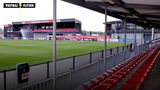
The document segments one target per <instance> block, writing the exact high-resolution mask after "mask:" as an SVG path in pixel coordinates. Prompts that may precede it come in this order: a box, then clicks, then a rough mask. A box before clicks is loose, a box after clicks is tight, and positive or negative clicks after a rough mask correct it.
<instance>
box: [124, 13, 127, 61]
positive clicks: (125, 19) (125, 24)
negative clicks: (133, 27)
mask: <svg viewBox="0 0 160 90" xmlns="http://www.w3.org/2000/svg"><path fill="white" fill-rule="evenodd" d="M126 21H127V17H126V15H125V18H124V60H126V49H127V48H126V27H127V23H126Z"/></svg>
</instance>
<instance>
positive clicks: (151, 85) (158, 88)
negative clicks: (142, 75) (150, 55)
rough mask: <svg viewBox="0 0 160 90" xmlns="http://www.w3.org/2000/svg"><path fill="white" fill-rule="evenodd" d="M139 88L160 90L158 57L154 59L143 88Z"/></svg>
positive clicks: (159, 62) (159, 63)
mask: <svg viewBox="0 0 160 90" xmlns="http://www.w3.org/2000/svg"><path fill="white" fill-rule="evenodd" d="M141 90H160V57H159V59H157V60H156V62H155V64H154V66H153V68H152V71H151V72H150V74H149V76H148V78H147V81H145V83H144V88H143V89H141Z"/></svg>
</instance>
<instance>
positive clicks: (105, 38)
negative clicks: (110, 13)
mask: <svg viewBox="0 0 160 90" xmlns="http://www.w3.org/2000/svg"><path fill="white" fill-rule="evenodd" d="M106 57H107V7H106V8H105V30H104V70H105V71H106Z"/></svg>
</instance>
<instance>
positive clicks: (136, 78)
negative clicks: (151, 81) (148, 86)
mask: <svg viewBox="0 0 160 90" xmlns="http://www.w3.org/2000/svg"><path fill="white" fill-rule="evenodd" d="M159 52H160V48H157V49H156V50H155V51H154V52H153V53H152V54H151V55H150V56H149V57H147V59H146V60H145V61H144V63H143V64H142V65H141V66H140V67H139V68H138V69H137V70H136V71H135V72H134V73H133V74H132V75H131V77H129V78H128V80H127V81H126V82H125V83H124V84H123V85H122V86H121V87H120V88H119V90H139V89H141V88H142V87H143V85H144V81H145V80H147V76H148V73H149V72H150V71H151V69H152V67H153V65H154V63H155V61H156V59H157V57H158V55H159Z"/></svg>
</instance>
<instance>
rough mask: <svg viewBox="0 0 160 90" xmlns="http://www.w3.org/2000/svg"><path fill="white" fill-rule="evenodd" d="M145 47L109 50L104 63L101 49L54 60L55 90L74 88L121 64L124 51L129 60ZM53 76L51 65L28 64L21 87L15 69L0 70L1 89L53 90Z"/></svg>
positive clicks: (145, 46)
mask: <svg viewBox="0 0 160 90" xmlns="http://www.w3.org/2000/svg"><path fill="white" fill-rule="evenodd" d="M147 47H149V44H143V45H139V46H134V45H127V48H126V50H124V46H120V47H116V48H112V49H108V50H107V53H106V54H107V58H106V63H104V62H105V61H104V60H103V56H104V50H101V51H97V52H92V53H87V54H83V55H79V56H73V57H69V58H64V59H61V60H57V61H56V62H57V78H56V79H57V80H56V81H57V82H56V88H57V90H71V89H73V88H76V87H78V86H79V85H81V84H82V83H85V82H87V81H88V80H90V79H92V78H94V77H95V76H98V75H100V74H101V73H103V72H105V71H107V70H109V69H111V68H112V67H114V66H115V65H117V64H119V63H121V62H122V61H124V60H125V59H124V57H123V56H124V54H125V53H124V52H126V53H127V54H126V57H125V58H126V59H128V58H130V57H132V56H133V55H135V54H137V53H139V52H142V51H144V50H145V49H146V48H147ZM104 67H106V69H107V70H105V68H104ZM52 77H53V67H52V62H45V63H40V64H35V65H31V67H30V73H29V81H28V82H26V83H21V84H19V83H17V75H16V69H10V70H3V71H0V90H15V89H17V88H21V89H25V90H28V89H29V90H43V89H44V90H46V89H45V88H48V90H49V88H52V86H50V85H52V79H50V78H52ZM43 80H45V81H43ZM40 81H41V82H40ZM37 82H39V83H37ZM35 83H36V84H35ZM33 84H34V85H33ZM24 86H26V87H27V88H26V87H24ZM22 87H23V88H22ZM35 88H36V89H35ZM40 88H41V89H40Z"/></svg>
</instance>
